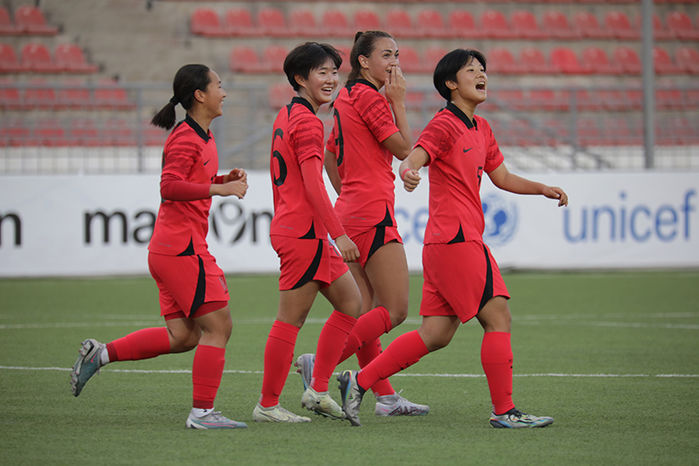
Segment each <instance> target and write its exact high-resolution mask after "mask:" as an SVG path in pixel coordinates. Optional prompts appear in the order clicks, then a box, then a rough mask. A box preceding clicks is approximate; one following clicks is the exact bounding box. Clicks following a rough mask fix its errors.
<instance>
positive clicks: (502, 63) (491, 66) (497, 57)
mask: <svg viewBox="0 0 699 466" xmlns="http://www.w3.org/2000/svg"><path fill="white" fill-rule="evenodd" d="M486 60H487V65H488V66H487V71H488V72H489V73H490V72H493V73H503V74H518V73H522V72H523V71H524V68H523V67H522V66H521V65H520V64H519V63H517V60H516V59H515V57H514V56H513V55H512V52H510V49H508V48H506V47H495V48H493V49H491V50H490V51H489V52H488V55H487V56H486Z"/></svg>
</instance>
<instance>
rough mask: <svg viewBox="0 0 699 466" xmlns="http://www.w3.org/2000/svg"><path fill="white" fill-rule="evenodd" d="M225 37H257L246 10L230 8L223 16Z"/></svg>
mask: <svg viewBox="0 0 699 466" xmlns="http://www.w3.org/2000/svg"><path fill="white" fill-rule="evenodd" d="M223 27H224V29H225V31H226V35H229V36H235V37H253V36H257V35H259V34H258V30H257V27H256V26H255V24H254V23H253V21H252V15H251V14H250V10H249V9H247V8H231V9H229V10H227V11H226V13H225V15H224V26H223Z"/></svg>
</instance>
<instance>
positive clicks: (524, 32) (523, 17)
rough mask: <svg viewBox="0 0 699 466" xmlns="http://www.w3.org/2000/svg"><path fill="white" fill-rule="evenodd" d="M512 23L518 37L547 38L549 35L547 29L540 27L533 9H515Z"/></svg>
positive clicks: (511, 19) (511, 18)
mask: <svg viewBox="0 0 699 466" xmlns="http://www.w3.org/2000/svg"><path fill="white" fill-rule="evenodd" d="M510 24H511V25H512V31H513V32H514V35H515V36H516V37H519V38H522V39H545V38H548V37H549V34H548V32H547V31H545V30H542V29H539V24H538V22H537V21H536V16H534V14H533V13H532V12H531V11H526V10H517V11H515V12H514V13H512V16H511V17H510Z"/></svg>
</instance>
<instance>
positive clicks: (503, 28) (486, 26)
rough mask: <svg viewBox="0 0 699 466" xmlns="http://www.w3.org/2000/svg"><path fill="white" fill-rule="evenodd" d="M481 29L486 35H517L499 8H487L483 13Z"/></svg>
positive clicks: (509, 37) (500, 37)
mask: <svg viewBox="0 0 699 466" xmlns="http://www.w3.org/2000/svg"><path fill="white" fill-rule="evenodd" d="M481 29H482V30H483V35H484V36H485V37H492V38H498V39H511V38H513V37H515V35H514V33H513V32H512V29H510V25H509V24H508V22H507V18H505V15H504V14H503V13H502V12H501V11H498V10H485V11H484V12H483V14H482V15H481Z"/></svg>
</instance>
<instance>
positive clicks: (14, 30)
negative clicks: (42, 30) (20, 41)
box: [0, 6, 22, 36]
mask: <svg viewBox="0 0 699 466" xmlns="http://www.w3.org/2000/svg"><path fill="white" fill-rule="evenodd" d="M21 32H22V29H21V28H19V27H17V26H16V25H15V24H14V23H13V22H12V18H11V17H10V13H8V11H7V8H5V7H4V6H0V35H3V36H5V35H13V34H20V33H21Z"/></svg>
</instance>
